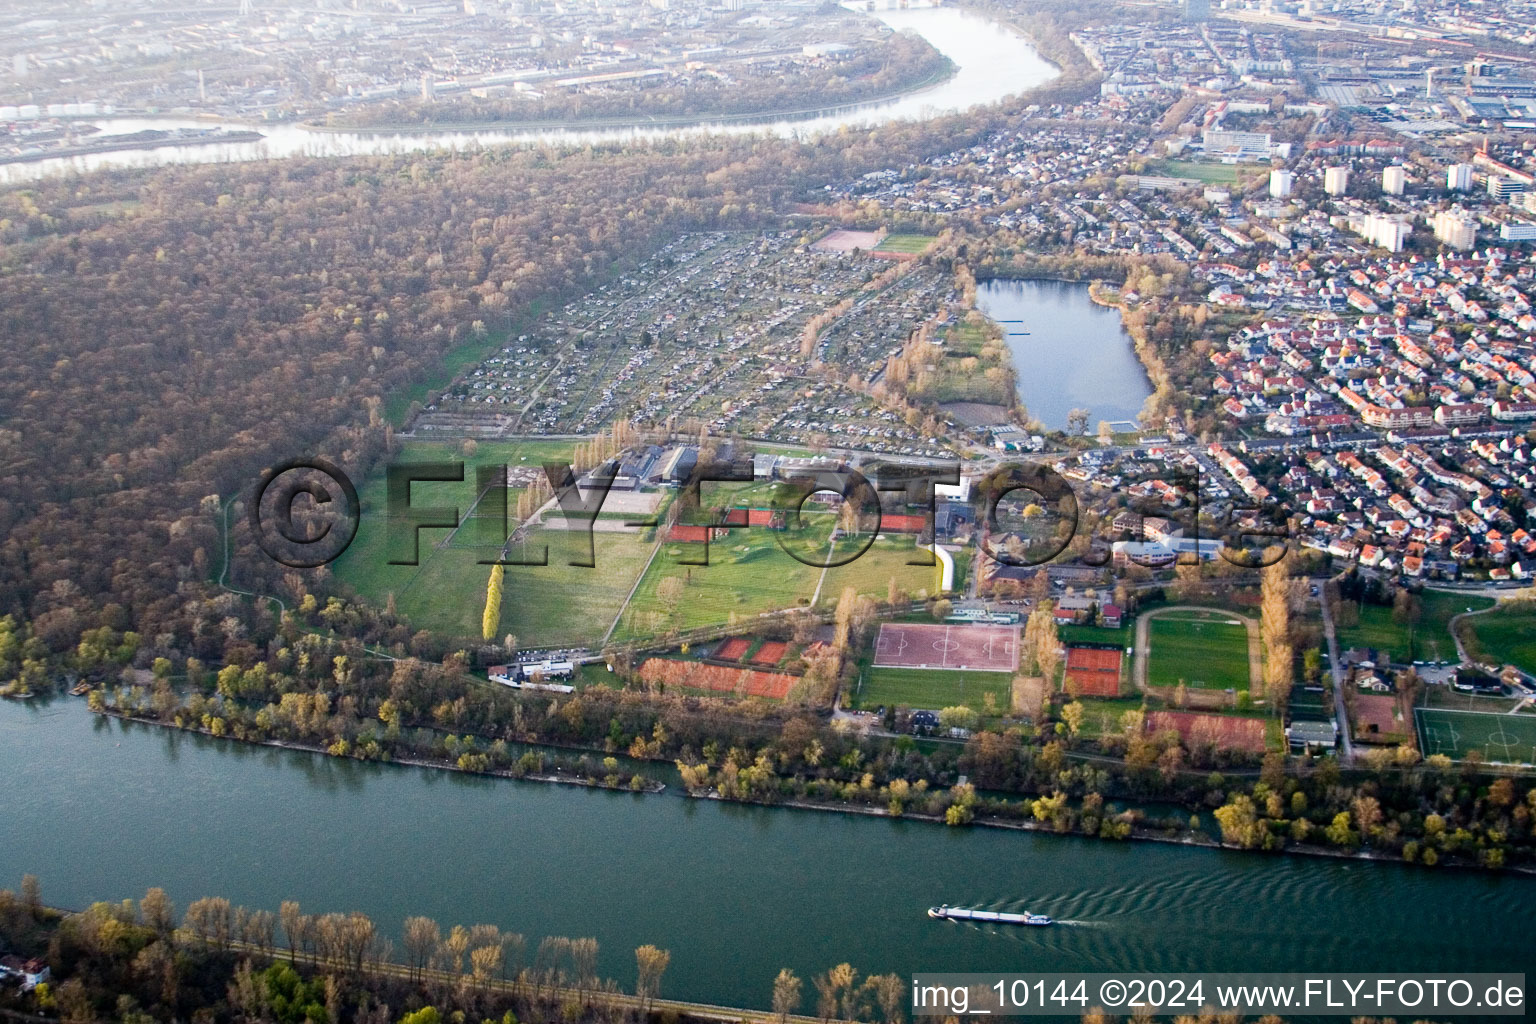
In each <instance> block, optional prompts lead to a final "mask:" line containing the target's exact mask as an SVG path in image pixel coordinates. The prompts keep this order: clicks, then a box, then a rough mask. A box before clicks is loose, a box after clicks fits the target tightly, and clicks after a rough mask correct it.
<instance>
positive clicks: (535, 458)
mask: <svg viewBox="0 0 1536 1024" xmlns="http://www.w3.org/2000/svg"><path fill="white" fill-rule="evenodd" d="M573 443H574V442H571V441H561V442H537V441H534V442H524V441H517V442H482V443H481V444H480V445H479V446H478V450H477V451H476V452H475V454H474V455H473V456H472V457H470V458H467V459H463V461H465V462H466V463H467V465H466V468H465V471H464V476H465V479H464V481H463V482H436V483H425V482H423V483H417V484H414V485H413V486H412V488H411V504H412V506H413V507H416V508H424V507H429V506H446V507H456V508H457V509H458V512H459V515H460V516H461V517H467V516H468V515H469V510H470V507H471V506H472V505H473V504H474V502H475V497H476V485H475V472H476V468H477V467H478V466H481V465H497V464H500V465H507V466H509V467H513V468H516V467H520V466H523V467H526V466H529V465H536V464H537V463H539V462H541V461H543V460H544V459H554V460H561V459H564V458H566V457H567V456H568V455H569V453H570V450H571V447H572V445H573ZM462 458H463V455H462V450H461V448H460V447H459V446H458V445H448V444H442V443H419V442H413V443H409V444H408V445H407V446H406V448H405V450H404V451H403V452H402V454H401V456H400V459H399V461H402V462H408V461H416V462H420V461H426V460H429V459H462ZM385 490H386V489H385V481H384V474H383V472H382V471H381V472H379V473H376V474H374V475H373V476H371V477H369V479H368V480H367V481H366V482H365V483H364V484H363V486H362V487H360V488H359V492H360V493H359V497H360V500H361V503H362V520H361V522H360V524H359V527H358V533H357V539H356V540H355V541H354V542H353V543H352V546H351V547H350V548H348V549H347V551H346V553H345V554H344V555H342V556H341V558H339V559H337V560H336V562H334V563H333V564H332V566H331V569H332V571H334V572H335V574H336V577H337V579H338V580H340V581H341V582H342V583H345V584H347V585H350V586H351V587H353V588H355V589H356V590H357V591H358V592H359V593H360V594H361V595H362V596H364V597H366V598H368V599H369V600H371V601H373V602H375V603H377V604H379V605H383V604H384V603H385V602H386V601H387V600H388V599H389V597H390V596H391V595H393V597H394V599H395V604H396V607H397V608H398V609H399V611H400V613H401V614H402V615H404V616H405V617H406V618H407V619H408V620H409V621H410V623H411V625H412V626H413V627H414V628H417V629H423V628H424V629H431V630H434V631H439V632H441V633H443V634H444V635H447V636H458V637H476V638H478V637H479V636H480V632H481V616H482V613H483V612H484V609H485V588H486V583H487V581H488V580H489V578H490V566H489V565H482V564H479V563H480V560H481V559H494V558H496V557H497V555H498V554H499V552H500V545H498V544H495V543H490V544H487V542H486V541H487V536H486V534H485V533H484V532H482V531H481V530H480V529H479V528H478V527H479V523H478V522H468V523H466V524H465V525H464V526H463V527H462V528H460V529H458V530H448V529H425V530H422V531H420V536H419V540H418V545H417V550H418V561H419V564H418V565H391V564H389V563H390V558H391V557H397V556H398V555H399V554H401V553H403V552H397V551H394V550H393V549H392V547H391V544H390V539H389V532H390V531H389V525H390V524H389V520H388V517H387V509H386V496H385ZM510 500H512V496H510V495H509V501H510ZM477 516H478V510H477ZM583 540H584V538H580V537H579V535H573V534H569V533H568V532H567V531H565V530H552V529H535V530H532V531H530V536H529V538H528V543H527V544H526V545H522V546H519V548H518V549H517V551H516V552H514V557H528V556H531V555H532V554H533V553H534V552H535V551H540V550H542V549H543V548H544V547H545V546H547V547H548V549H549V564H548V565H544V566H508V567H507V569H506V578H505V581H504V584H503V593H504V595H505V596H504V598H503V600H502V605H501V621H500V623H499V624H498V627H497V630H496V635H497V636H498V637H500V636H504V635H506V634H508V633H510V634H512V635H514V636H517V637H519V638H521V639H522V640H523V642H524V643H539V644H577V643H594V642H596V641H599V640H601V639H602V636H603V634H604V633H605V632H606V631H607V629H608V624H609V623H611V622H612V621H613V618H614V616H615V615H617V614H618V612H619V608H620V607H621V606H622V605H623V603H624V598H625V597H626V596H627V595H628V593H629V588H630V586H631V585H632V584H633V583H634V581H635V579H636V578H637V577H638V576H639V575H640V571H641V569H642V568H643V567H644V566H645V563H646V559H648V558H649V557H650V554H651V548H652V545H651V544H649V543H646V542H645V541H644V540H643V539H642V538H641V537H640V535H639V534H636V533H611V532H602V531H598V532H595V533H594V534H593V547H594V553H595V556H596V558H595V560H596V562H597V567H596V568H594V569H587V568H581V567H577V566H572V565H570V564H569V563H570V561H571V560H572V559H573V558H578V557H584V556H585V551H584V550H582V548H583V546H584V545H583ZM408 550H409V547H408V545H407V546H406V548H405V551H408Z"/></svg>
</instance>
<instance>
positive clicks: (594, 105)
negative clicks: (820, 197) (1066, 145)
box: [326, 33, 953, 128]
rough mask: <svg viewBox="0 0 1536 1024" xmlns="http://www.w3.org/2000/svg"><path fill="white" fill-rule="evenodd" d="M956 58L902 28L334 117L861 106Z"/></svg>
mask: <svg viewBox="0 0 1536 1024" xmlns="http://www.w3.org/2000/svg"><path fill="white" fill-rule="evenodd" d="M952 68H953V65H952V64H951V62H950V61H949V60H948V59H947V58H945V57H944V56H943V55H942V54H940V53H939V52H938V51H937V50H935V49H934V48H933V47H932V46H930V45H929V44H928V43H927V42H926V41H925V40H923V39H922V38H921V37H918V36H914V35H911V34H908V33H897V34H895V35H892V36H891V37H890V38H888V39H887V40H885V41H884V42H882V43H880V44H879V45H875V44H869V43H866V44H862V45H861V46H860V48H859V50H858V52H857V53H855V54H854V55H853V56H852V57H850V58H848V59H847V60H844V61H834V62H828V61H818V62H816V63H814V64H811V65H808V66H796V67H795V68H794V69H793V70H791V71H788V72H786V70H785V69H784V68H782V67H779V66H774V67H771V68H764V69H762V70H757V69H752V68H750V67H744V68H743V69H742V70H740V71H738V72H736V77H733V78H729V79H727V78H724V77H712V76H708V75H704V74H693V75H690V76H687V78H686V80H684V81H675V80H672V79H669V80H668V81H667V82H666V84H663V85H652V86H644V85H630V84H616V85H608V86H585V87H581V88H571V89H564V90H560V91H550V92H544V93H541V94H533V95H530V94H524V93H516V92H504V93H500V94H492V95H490V96H485V97H478V96H473V95H464V96H455V97H450V98H437V99H434V100H430V101H429V100H425V99H420V98H417V99H411V100H404V101H399V102H394V103H385V104H375V105H371V106H368V107H365V108H362V109H359V110H356V111H351V112H348V113H346V114H337V115H332V116H331V117H330V118H329V119H328V120H327V122H326V123H327V124H328V125H330V126H332V127H336V128H381V127H401V126H407V125H409V126H430V125H465V124H502V123H511V124H539V123H561V124H572V123H579V122H584V121H603V120H608V121H614V120H631V119H640V118H645V119H647V120H648V119H650V118H661V119H666V118H683V117H691V116H700V117H704V116H710V117H714V116H720V117H733V116H736V117H739V116H745V115H755V114H763V115H767V114H774V113H791V112H796V111H802V110H812V109H822V108H826V107H832V106H838V105H841V104H846V103H859V102H864V101H868V100H875V99H882V98H885V97H887V96H892V95H894V94H897V93H900V92H905V91H907V90H909V89H914V88H917V87H919V86H921V85H925V84H927V83H929V82H932V81H936V80H938V79H940V78H942V77H944V76H945V75H946V74H947V73H949V71H950V70H951V69H952Z"/></svg>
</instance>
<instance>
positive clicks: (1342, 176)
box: [1323, 167, 1349, 196]
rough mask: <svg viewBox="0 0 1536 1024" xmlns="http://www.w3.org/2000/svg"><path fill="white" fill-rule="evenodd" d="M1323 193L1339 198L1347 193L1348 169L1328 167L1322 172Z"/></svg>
mask: <svg viewBox="0 0 1536 1024" xmlns="http://www.w3.org/2000/svg"><path fill="white" fill-rule="evenodd" d="M1323 191H1324V192H1326V193H1328V194H1329V195H1331V196H1341V195H1343V194H1344V193H1346V192H1348V191H1349V168H1348V167H1330V168H1328V169H1327V170H1326V171H1324V172H1323Z"/></svg>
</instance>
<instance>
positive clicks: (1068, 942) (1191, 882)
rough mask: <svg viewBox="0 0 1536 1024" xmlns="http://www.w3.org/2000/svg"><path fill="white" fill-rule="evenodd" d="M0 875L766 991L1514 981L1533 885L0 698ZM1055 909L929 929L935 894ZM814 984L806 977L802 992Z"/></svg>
mask: <svg viewBox="0 0 1536 1024" xmlns="http://www.w3.org/2000/svg"><path fill="white" fill-rule="evenodd" d="M0 777H4V778H5V779H6V780H7V782H6V785H5V787H4V790H3V792H4V794H5V795H4V797H0V815H3V819H4V821H5V826H4V827H3V828H0V885H5V886H12V887H13V886H15V885H16V884H17V883H18V882H19V880H20V876H21V875H22V874H23V873H24V872H33V873H36V874H37V875H39V877H40V878H41V879H42V882H43V893H44V896H45V898H48V899H50V900H52V901H53V902H55V903H58V904H61V905H64V906H83V905H85V904H87V903H89V902H91V901H93V900H99V899H104V900H117V899H122V898H125V897H132V896H138V895H141V894H142V893H143V891H144V890H145V889H146V888H148V887H149V886H151V885H163V886H165V888H166V889H167V890H169V892H170V893H171V895H172V897H173V898H174V899H175V900H176V901H177V902H178V904H179V905H182V906H184V905H185V904H186V902H187V901H188V900H191V899H195V898H197V897H199V896H205V895H222V896H228V897H229V898H230V899H231V900H233V901H235V902H237V903H244V904H246V905H248V906H252V907H267V908H271V909H273V910H276V909H277V906H278V904H279V902H281V901H282V900H284V899H297V900H299V901H300V902H301V903H302V904H303V905H304V906H305V908H306V909H308V910H311V911H324V910H346V909H359V910H362V911H365V912H366V913H368V914H369V915H371V916H372V917H373V918H374V919H375V920H377V921H378V922H379V923H380V924H381V925H382V926H383V927H384V928H385V929H387V930H389V931H392V932H396V933H397V932H398V929H399V927H400V924H401V922H402V921H403V920H404V918H405V917H406V916H408V915H411V914H426V915H429V916H431V917H434V918H436V919H437V920H438V921H439V922H440V923H443V924H449V923H463V924H471V923H475V922H482V921H484V922H489V923H493V924H496V925H498V926H500V927H502V928H503V929H507V930H513V931H520V932H523V933H524V934H526V935H528V936H529V938H530V939H531V940H534V941H536V940H537V938H538V937H540V936H543V935H546V934H560V935H571V936H580V935H592V936H596V937H597V939H598V940H599V942H600V943H601V946H602V968H603V971H604V973H605V974H608V975H610V976H613V977H616V978H619V979H620V980H622V981H623V982H624V983H625V984H626V985H629V984H632V983H633V972H634V957H633V949H634V947H636V946H638V945H640V944H642V943H646V942H654V943H656V944H657V945H659V946H662V947H665V948H668V949H670V950H671V951H672V965H671V967H670V968H669V969H668V971H667V976H666V979H665V981H664V983H663V992H664V994H667V995H671V996H676V997H680V998H691V999H696V1000H703V1001H708V1002H717V1003H724V1004H731V1005H746V1006H757V1007H764V1006H766V1005H767V1003H768V1000H769V996H770V994H771V987H772V980H773V976H774V974H775V973H776V972H777V971H778V970H779V968H780V967H785V966H788V967H791V968H793V969H794V970H795V971H796V972H797V973H798V974H800V975H801V977H803V978H807V979H809V977H810V976H811V975H812V974H813V973H817V972H820V971H822V970H825V969H826V968H827V967H829V966H831V965H833V964H835V963H839V962H841V961H845V960H846V961H849V962H851V963H852V964H853V965H854V966H855V967H857V968H859V969H860V970H861V971H864V972H885V971H898V972H901V973H902V974H904V975H905V974H910V973H912V972H913V971H916V970H930V971H950V970H956V971H957V970H967V971H990V970H1014V971H1022V970H1029V971H1048V970H1080V971H1081V970H1086V971H1096V970H1112V969H1120V970H1125V969H1136V970H1142V971H1166V970H1176V969H1182V970H1197V969H1198V970H1334V971H1342V970H1398V971H1411V970H1454V969H1476V970H1490V971H1491V970H1522V969H1524V965H1525V964H1526V960H1525V957H1526V956H1527V955H1528V953H1522V952H1520V951H1521V950H1522V949H1525V948H1526V943H1527V942H1528V939H1529V935H1528V928H1529V922H1530V920H1531V919H1532V916H1533V914H1536V886H1533V885H1532V884H1531V883H1530V882H1529V881H1528V880H1526V879H1524V878H1517V877H1512V876H1496V875H1490V874H1481V873H1473V872H1457V871H1435V870H1429V869H1422V868H1412V867H1408V866H1405V865H1399V864H1368V863H1361V862H1356V861H1345V860H1334V859H1330V858H1311V857H1265V856H1259V855H1254V854H1239V853H1227V852H1221V851H1214V850H1206V849H1194V848H1186V847H1181V846H1174V845H1163V844H1158V843H1130V844H1118V843H1111V842H1107V841H1101V840H1092V839H1080V838H1069V837H1060V836H1052V835H1043V834H1038V833H1019V832H1014V831H1005V830H998V829H947V828H944V827H942V826H938V825H932V824H926V823H921V822H911V821H892V820H887V819H883V818H873V817H867V816H862V815H852V814H850V815H838V814H828V813H821V812H813V811H794V810H787V809H772V808H760V807H745V806H738V805H731V804H723V803H718V802H714V801H699V800H688V799H685V798H682V797H680V796H677V795H675V791H669V793H671V794H674V795H668V794H664V795H661V796H636V795H632V794H628V793H612V792H606V791H594V790H586V789H580V788H577V787H572V786H555V785H547V784H540V783H532V782H513V781H510V780H497V779H487V778H478V777H471V776H463V775H458V774H455V773H450V772H440V771H430V770H425V769H416V768H405V767H398V766H385V765H368V764H363V763H360V762H355V761H343V760H339V759H334V758H327V757H322V756H319V755H312V754H307V753H302V752H295V751H287V750H277V749H273V748H265V747H254V746H247V745H243V744H238V743H235V742H233V741H226V740H213V739H208V738H205V737H198V736H192V735H188V734H185V733H178V732H175V731H172V730H168V729H160V728H155V727H149V726H142V725H133V724H131V723H123V722H118V721H115V720H108V719H100V718H96V717H95V716H92V715H91V714H90V713H89V712H88V711H87V710H86V707H85V704H84V702H83V701H78V700H68V701H54V702H52V703H49V704H46V705H44V704H37V703H34V704H27V705H24V704H18V703H15V702H4V701H0ZM943 902H949V903H956V904H965V905H981V906H986V907H991V908H1010V909H1014V908H1027V909H1029V910H1034V911H1040V912H1044V913H1048V914H1050V915H1052V916H1054V917H1056V918H1058V919H1060V920H1063V921H1065V922H1067V923H1065V924H1063V925H1062V926H1061V927H1056V928H1025V929H1019V928H999V927H996V926H975V925H968V924H960V923H955V922H938V921H931V920H929V919H928V917H927V916H926V915H925V913H924V911H925V910H926V908H927V907H928V906H930V905H932V904H936V903H943ZM807 987H808V988H809V985H808V984H807Z"/></svg>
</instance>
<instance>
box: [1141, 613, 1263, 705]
mask: <svg viewBox="0 0 1536 1024" xmlns="http://www.w3.org/2000/svg"><path fill="white" fill-rule="evenodd" d="M1147 642H1148V647H1149V648H1150V650H1149V653H1148V661H1147V685H1148V686H1153V687H1174V686H1177V685H1179V683H1180V682H1181V681H1182V682H1183V683H1184V684H1185V685H1186V686H1190V687H1194V688H1197V689H1206V690H1225V689H1229V688H1230V689H1233V690H1246V689H1248V683H1249V679H1248V631H1247V629H1246V628H1245V627H1244V626H1243V624H1242V623H1241V622H1240V621H1239V620H1237V619H1235V618H1233V617H1232V616H1230V615H1228V614H1226V613H1224V612H1214V611H1213V612H1197V611H1187V612H1176V613H1173V614H1169V615H1160V616H1158V617H1157V618H1155V619H1153V620H1152V621H1151V623H1150V629H1149V632H1148V636H1147Z"/></svg>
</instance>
